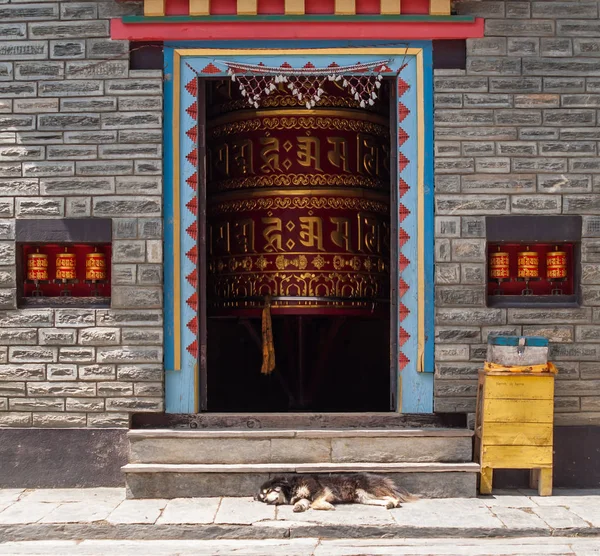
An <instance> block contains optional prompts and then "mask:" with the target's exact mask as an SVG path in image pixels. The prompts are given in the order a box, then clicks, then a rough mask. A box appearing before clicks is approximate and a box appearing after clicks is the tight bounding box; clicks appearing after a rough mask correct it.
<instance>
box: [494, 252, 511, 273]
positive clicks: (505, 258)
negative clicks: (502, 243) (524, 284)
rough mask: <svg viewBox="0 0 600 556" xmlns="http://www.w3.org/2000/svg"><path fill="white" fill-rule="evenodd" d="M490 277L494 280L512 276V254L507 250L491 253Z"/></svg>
mask: <svg viewBox="0 0 600 556" xmlns="http://www.w3.org/2000/svg"><path fill="white" fill-rule="evenodd" d="M490 278H491V279H492V280H508V279H509V278H510V256H509V254H508V253H506V252H505V251H497V252H496V253H491V254H490Z"/></svg>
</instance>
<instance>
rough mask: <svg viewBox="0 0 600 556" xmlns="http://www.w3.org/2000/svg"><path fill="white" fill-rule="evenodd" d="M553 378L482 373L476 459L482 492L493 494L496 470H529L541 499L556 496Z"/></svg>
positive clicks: (547, 375)
mask: <svg viewBox="0 0 600 556" xmlns="http://www.w3.org/2000/svg"><path fill="white" fill-rule="evenodd" d="M553 421H554V374H552V373H530V372H520V373H514V372H506V371H480V372H479V384H478V388H477V412H476V420H475V457H476V458H477V460H478V462H479V464H480V465H481V483H480V487H479V491H480V493H481V494H491V492H492V480H493V473H494V469H530V470H531V471H530V473H531V475H530V477H531V478H530V483H531V487H532V488H537V489H538V492H539V494H540V496H550V495H551V494H552V426H553Z"/></svg>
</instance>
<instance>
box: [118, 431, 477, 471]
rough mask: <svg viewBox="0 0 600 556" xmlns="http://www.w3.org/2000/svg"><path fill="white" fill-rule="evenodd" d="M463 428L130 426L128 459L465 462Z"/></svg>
mask: <svg viewBox="0 0 600 556" xmlns="http://www.w3.org/2000/svg"><path fill="white" fill-rule="evenodd" d="M472 435H473V433H472V431H470V430H467V429H362V430H361V429H306V430H302V429H300V430H298V429H296V430H283V429H272V430H266V429H259V430H230V429H226V430H195V431H183V430H169V429H156V430H148V429H144V430H132V431H130V432H129V434H128V436H129V442H130V457H129V462H130V463H147V464H242V463H250V464H254V463H257V464H280V463H286V464H313V463H331V464H338V463H354V462H362V463H410V462H413V463H427V462H448V463H449V462H454V463H457V462H458V463H460V462H470V461H471V460H472Z"/></svg>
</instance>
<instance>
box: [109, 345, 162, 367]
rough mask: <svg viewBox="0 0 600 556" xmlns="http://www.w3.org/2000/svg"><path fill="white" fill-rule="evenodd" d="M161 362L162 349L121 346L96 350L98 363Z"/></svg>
mask: <svg viewBox="0 0 600 556" xmlns="http://www.w3.org/2000/svg"><path fill="white" fill-rule="evenodd" d="M159 361H162V348H160V347H147V346H121V347H115V348H105V347H101V348H98V362H100V363H153V362H159Z"/></svg>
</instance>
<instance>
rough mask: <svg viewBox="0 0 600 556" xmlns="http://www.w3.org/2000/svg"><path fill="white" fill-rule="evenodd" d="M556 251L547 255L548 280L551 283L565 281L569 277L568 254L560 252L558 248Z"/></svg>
mask: <svg viewBox="0 0 600 556" xmlns="http://www.w3.org/2000/svg"><path fill="white" fill-rule="evenodd" d="M554 249H555V251H548V253H546V278H548V280H549V281H554V280H564V279H565V278H566V277H567V274H568V272H567V253H566V251H559V250H558V247H555V248H554Z"/></svg>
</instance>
